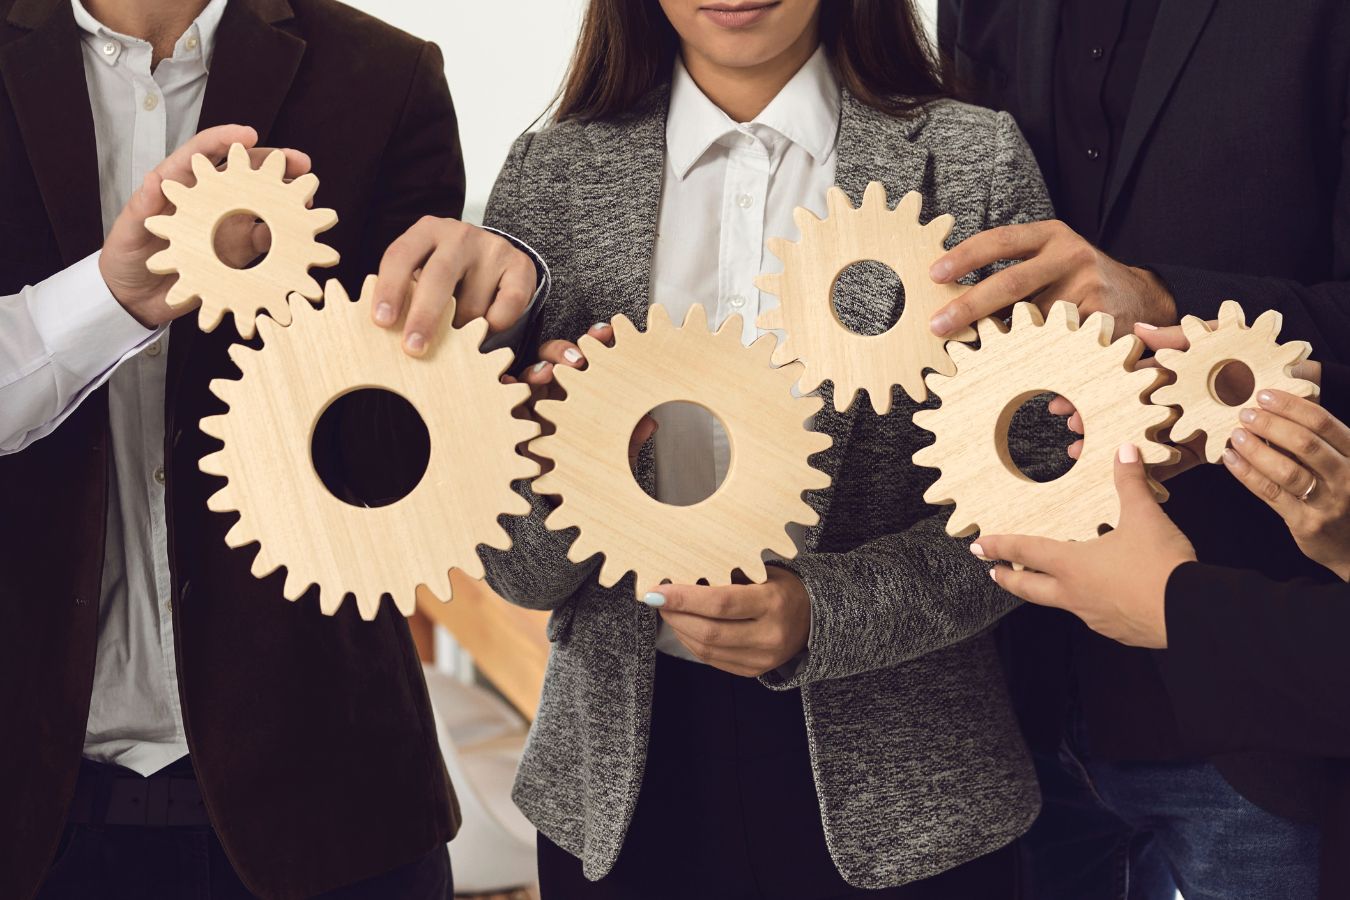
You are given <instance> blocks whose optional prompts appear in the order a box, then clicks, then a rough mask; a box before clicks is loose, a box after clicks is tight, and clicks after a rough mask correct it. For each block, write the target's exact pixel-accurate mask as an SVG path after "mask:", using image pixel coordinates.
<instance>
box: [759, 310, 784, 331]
mask: <svg viewBox="0 0 1350 900" xmlns="http://www.w3.org/2000/svg"><path fill="white" fill-rule="evenodd" d="M755 324H756V325H757V326H759V327H760V328H763V329H764V330H765V331H782V330H784V329H785V328H786V327H787V325H786V324H784V322H783V307H781V306H775V307H774V308H773V309H768V310H765V311H764V312H762V313H760V314H759V319H758V321H756V322H755Z"/></svg>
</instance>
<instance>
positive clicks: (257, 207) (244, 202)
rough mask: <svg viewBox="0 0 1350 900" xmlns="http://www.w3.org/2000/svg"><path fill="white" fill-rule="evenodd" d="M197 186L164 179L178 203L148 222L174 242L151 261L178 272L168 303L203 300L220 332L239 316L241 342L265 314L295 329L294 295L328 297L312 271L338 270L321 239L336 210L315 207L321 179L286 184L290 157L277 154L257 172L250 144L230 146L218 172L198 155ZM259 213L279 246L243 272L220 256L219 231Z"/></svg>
mask: <svg viewBox="0 0 1350 900" xmlns="http://www.w3.org/2000/svg"><path fill="white" fill-rule="evenodd" d="M192 172H193V174H194V175H195V176H196V179H197V183H196V184H195V185H193V186H192V187H187V186H185V185H182V184H179V183H178V182H175V181H166V182H164V186H163V190H164V196H165V197H167V198H168V199H169V201H170V202H171V203H173V205H174V212H173V213H172V214H171V215H165V216H152V217H151V218H149V219H146V220H145V227H146V229H147V230H148V231H149V232H150V233H151V234H154V235H156V236H158V237H161V238H163V239H164V240H166V241H168V242H169V246H168V247H166V248H165V249H163V250H161V251H159V252H158V253H156V254H155V255H154V256H152V257H150V259H149V260H148V261H147V262H146V267H147V268H148V269H149V270H150V271H151V272H154V273H155V274H157V275H169V274H172V273H175V272H176V273H178V280H177V281H176V282H175V283H174V285H173V286H172V287H171V288H170V289H169V294H168V297H166V298H165V302H166V303H168V305H169V306H183V305H185V304H188V303H191V302H192V301H193V300H195V299H197V298H201V310H200V312H199V313H198V324H199V325H200V327H201V329H202V330H203V331H212V330H214V329H215V327H216V326H217V325H218V324H220V320H221V319H222V318H223V317H224V315H225V313H227V312H228V313H232V314H233V315H234V325H235V328H236V329H238V331H239V334H240V336H241V337H244V338H251V337H253V332H254V317H255V316H256V315H257V313H258V310H260V309H261V310H265V311H266V312H267V314H268V315H269V316H271V317H272V318H273V319H275V320H276V321H277V322H279V323H280V324H282V325H289V324H290V321H291V310H290V307H289V306H288V302H287V298H288V297H289V295H290V294H291V293H292V292H297V293H299V294H301V295H302V296H305V297H308V298H309V299H310V300H318V299H319V297H320V296H321V294H322V290H321V289H320V287H319V283H318V282H317V281H315V280H314V279H313V278H312V277H311V276H310V274H309V269H310V268H311V267H314V266H319V267H323V266H333V265H336V264H337V262H338V253H337V251H336V250H334V249H333V248H332V247H329V246H327V245H325V244H320V243H319V242H318V241H316V240H315V239H314V238H315V236H316V235H318V234H319V233H320V232H323V231H327V230H328V229H329V228H332V227H333V225H335V224H336V223H337V213H335V212H334V211H333V210H331V209H309V208H308V207H307V204H308V203H309V202H310V201H311V200H313V199H314V192H315V191H316V190H318V187H319V180H318V179H317V178H316V177H314V175H313V174H305V175H301V176H300V177H299V178H297V179H295V180H294V181H290V182H288V181H286V180H285V174H286V157H285V154H283V153H282V152H281V151H280V150H274V151H273V152H272V153H270V154H269V155H268V156H267V158H266V159H265V160H263V163H262V166H261V167H259V168H257V169H254V168H253V166H252V164H251V162H250V159H249V154H248V151H247V150H245V149H244V147H243V145H241V144H235V145H234V146H232V147H230V153H229V158H228V161H227V163H226V165H225V168H223V169H220V170H217V169H216V168H215V167H214V166H213V165H211V162H210V160H208V159H207V158H206V157H205V156H202V155H201V154H200V153H199V154H197V155H196V156H193V157H192ZM240 213H244V214H251V215H253V216H256V217H257V218H259V219H262V220H263V222H265V223H266V224H267V227H268V230H269V232H270V233H271V239H272V244H271V248H270V249H269V250H268V251H267V255H266V256H265V257H264V258H263V259H262V260H261V261H260V262H259V263H258V264H257V265H255V266H253V267H252V268H248V269H236V268H233V267H232V266H230V265H228V264H227V263H225V262H224V261H222V260H221V259H220V257H219V256H218V255H217V253H216V249H215V243H214V241H215V234H216V230H217V229H218V228H219V227H220V225H221V223H222V222H223V221H225V220H226V219H227V218H229V217H230V216H234V215H238V214H240Z"/></svg>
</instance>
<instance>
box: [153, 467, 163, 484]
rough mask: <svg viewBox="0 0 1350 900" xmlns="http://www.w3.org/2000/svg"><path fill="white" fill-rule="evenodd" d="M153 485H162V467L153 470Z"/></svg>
mask: <svg viewBox="0 0 1350 900" xmlns="http://www.w3.org/2000/svg"><path fill="white" fill-rule="evenodd" d="M155 483H157V484H163V483H164V467H163V466H160V467H159V468H157V469H155Z"/></svg>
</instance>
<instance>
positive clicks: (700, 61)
mask: <svg viewBox="0 0 1350 900" xmlns="http://www.w3.org/2000/svg"><path fill="white" fill-rule="evenodd" d="M818 44H819V39H818V37H817V34H816V30H815V29H814V28H812V29H808V30H807V31H806V32H804V33H803V34H802V36H801V38H799V39H798V40H797V42H796V43H795V44H793V45H792V46H791V47H789V48H788V49H787V50H786V51H784V52H783V53H780V54H779V55H778V56H776V57H774V58H773V59H771V60H769V61H767V62H764V63H761V64H759V65H756V66H744V67H732V66H720V65H718V64H717V63H715V62H714V61H713V60H711V59H709V58H708V57H706V56H703V55H701V54H700V53H699V52H698V51H697V50H695V49H694V48H692V47H690V46H688V45H686V46H684V47H683V48H681V52H682V55H683V58H684V67H685V68H686V69H688V70H689V76H690V77H691V78H693V79H694V83H695V84H697V85H698V87H699V90H701V91H703V93H704V94H706V95H707V97H708V99H709V100H711V101H712V102H713V103H715V104H717V106H718V107H719V108H720V109H721V110H722V112H724V113H726V114H727V115H728V116H730V117H731V118H732V119H733V120H735V121H737V122H749V121H750V120H752V119H753V118H754V117H755V116H757V115H759V114H760V113H762V112H763V111H764V107H766V106H768V105H769V103H770V102H772V101H773V98H774V97H777V96H778V92H779V91H781V90H782V89H783V86H784V85H786V84H787V83H788V82H789V81H791V80H792V76H793V75H796V74H797V71H798V70H799V69H800V68H801V67H802V66H803V65H805V64H806V61H807V60H808V59H810V58H811V54H812V53H815V52H816V47H817V46H818Z"/></svg>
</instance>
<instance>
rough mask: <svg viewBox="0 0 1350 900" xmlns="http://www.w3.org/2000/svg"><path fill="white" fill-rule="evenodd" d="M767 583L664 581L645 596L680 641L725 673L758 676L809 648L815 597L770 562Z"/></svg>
mask: <svg viewBox="0 0 1350 900" xmlns="http://www.w3.org/2000/svg"><path fill="white" fill-rule="evenodd" d="M767 569H768V574H769V577H768V580H767V581H765V582H764V583H763V584H732V585H725V586H721V587H708V586H705V585H694V584H663V585H661V586H659V587H655V588H652V590H651V591H650V592H649V593H648V594H647V595H646V597H644V598H643V602H644V603H646V604H647V605H648V606H652V607H655V608H656V609H658V610H659V611H660V613H661V620H662V621H663V622H665V623H666V625H667V626H669V627H670V628H672V629H674V631H675V634H676V635H677V636H678V637H679V639H680V643H682V644H684V645H685V646H686V647H688V648H689V650H690V652H692V653H693V654H694V655H695V656H697V657H698V658H699V659H701V660H703V661H704V662H706V663H708V665H710V666H714V667H716V668H718V669H721V670H723V671H724V672H730V673H731V674H733V675H744V676H746V677H748V678H757V677H759V676H760V675H763V674H764V673H765V672H771V671H773V670H774V669H776V668H778V667H779V666H781V665H783V664H784V663H785V662H787V661H788V660H790V659H792V658H793V657H794V656H796V655H797V654H799V653H801V652H802V651H803V650H805V649H806V641H807V638H808V637H809V636H810V634H811V597H810V596H809V595H808V594H807V592H806V586H805V585H804V584H802V582H801V579H799V578H798V577H797V576H796V575H793V574H792V573H791V572H789V571H787V570H786V569H784V568H781V567H779V566H768V567H767Z"/></svg>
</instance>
